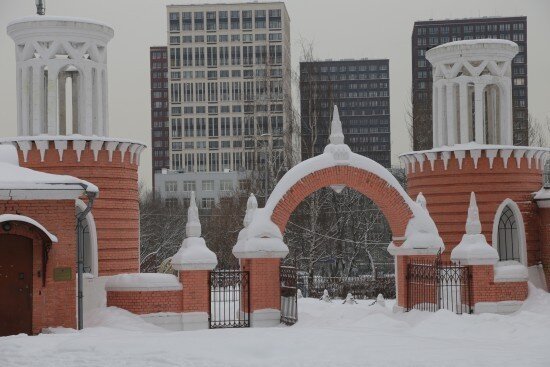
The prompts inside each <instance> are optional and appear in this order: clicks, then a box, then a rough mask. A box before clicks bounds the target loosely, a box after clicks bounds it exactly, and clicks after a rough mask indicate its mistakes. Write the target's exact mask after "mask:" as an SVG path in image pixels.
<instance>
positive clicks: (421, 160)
mask: <svg viewBox="0 0 550 367" xmlns="http://www.w3.org/2000/svg"><path fill="white" fill-rule="evenodd" d="M414 158H415V160H416V161H417V162H418V166H419V168H420V172H424V159H425V156H424V154H423V153H419V154H415V155H414Z"/></svg>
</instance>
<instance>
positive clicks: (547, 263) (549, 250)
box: [539, 207, 550, 287]
mask: <svg viewBox="0 0 550 367" xmlns="http://www.w3.org/2000/svg"><path fill="white" fill-rule="evenodd" d="M539 213H540V250H541V251H540V253H541V262H542V267H543V269H544V275H545V277H546V285H547V286H548V287H550V207H548V208H546V207H540V208H539Z"/></svg>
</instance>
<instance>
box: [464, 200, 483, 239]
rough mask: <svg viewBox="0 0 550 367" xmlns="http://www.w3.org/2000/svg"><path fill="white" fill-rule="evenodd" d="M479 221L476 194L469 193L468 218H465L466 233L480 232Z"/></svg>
mask: <svg viewBox="0 0 550 367" xmlns="http://www.w3.org/2000/svg"><path fill="white" fill-rule="evenodd" d="M480 233H481V222H480V221H479V210H478V209H477V203H476V194H475V193H474V192H473V191H472V193H471V194H470V207H469V208H468V219H466V234H480Z"/></svg>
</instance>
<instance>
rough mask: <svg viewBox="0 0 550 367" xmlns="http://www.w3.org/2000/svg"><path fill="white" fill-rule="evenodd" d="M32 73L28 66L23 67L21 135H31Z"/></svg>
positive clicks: (20, 94)
mask: <svg viewBox="0 0 550 367" xmlns="http://www.w3.org/2000/svg"><path fill="white" fill-rule="evenodd" d="M30 74H31V73H30V70H29V67H28V66H23V67H22V68H21V91H20V93H19V96H20V98H21V135H30V125H31V124H30V121H29V119H30V113H29V112H30V111H29V104H30V98H29V96H30V90H29V84H30V81H31V75H30Z"/></svg>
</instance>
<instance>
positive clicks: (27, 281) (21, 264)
mask: <svg viewBox="0 0 550 367" xmlns="http://www.w3.org/2000/svg"><path fill="white" fill-rule="evenodd" d="M32 243H33V241H32V239H31V238H28V237H23V236H18V235H12V234H0V336H7V335H14V334H19V333H26V334H31V333H32V275H33V272H32Z"/></svg>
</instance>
